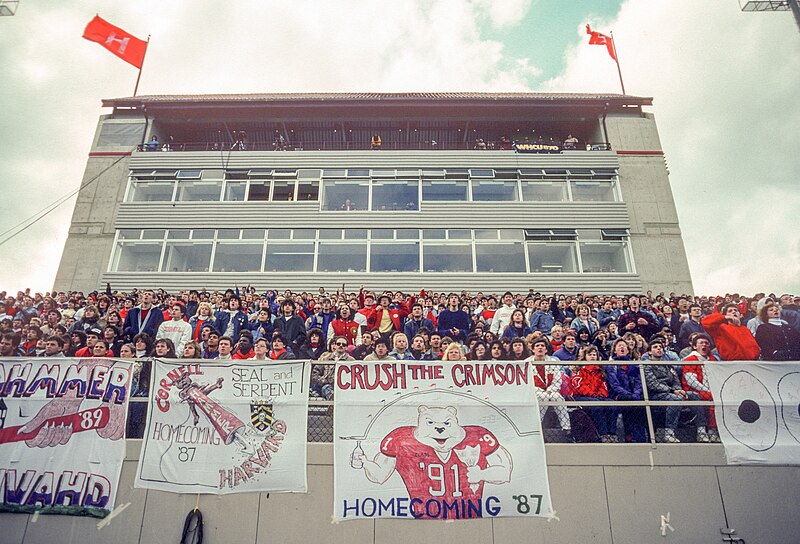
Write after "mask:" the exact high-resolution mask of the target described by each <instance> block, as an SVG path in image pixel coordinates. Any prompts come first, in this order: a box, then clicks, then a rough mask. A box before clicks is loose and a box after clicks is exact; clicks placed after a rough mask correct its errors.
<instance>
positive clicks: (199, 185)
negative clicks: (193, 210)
mask: <svg viewBox="0 0 800 544" xmlns="http://www.w3.org/2000/svg"><path fill="white" fill-rule="evenodd" d="M221 188H222V182H221V181H181V182H179V183H178V193H177V194H176V195H175V200H177V201H178V202H216V201H218V200H219V193H220V190H221Z"/></svg>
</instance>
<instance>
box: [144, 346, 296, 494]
mask: <svg viewBox="0 0 800 544" xmlns="http://www.w3.org/2000/svg"><path fill="white" fill-rule="evenodd" d="M310 366H311V365H310V363H308V362H302V361H296V362H295V361H293V362H286V363H270V364H254V363H251V362H247V361H242V362H238V361H227V362H226V361H203V362H202V363H193V362H186V363H177V362H166V361H158V360H157V361H155V362H154V365H153V373H152V376H153V377H152V385H151V387H150V394H151V398H150V410H149V412H148V417H147V427H146V429H145V434H144V443H143V444H142V452H141V455H140V456H139V467H138V469H137V471H136V482H135V486H136V487H141V488H146V489H159V490H161V491H172V492H175V493H214V494H225V493H245V492H261V491H269V492H279V491H286V492H292V491H294V492H305V491H306V429H307V421H308V419H307V414H308V383H309V376H310V373H309V370H310Z"/></svg>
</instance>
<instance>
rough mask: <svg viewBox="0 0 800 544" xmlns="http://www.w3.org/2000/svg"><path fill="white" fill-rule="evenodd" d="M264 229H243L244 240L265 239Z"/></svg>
mask: <svg viewBox="0 0 800 544" xmlns="http://www.w3.org/2000/svg"><path fill="white" fill-rule="evenodd" d="M263 239H264V229H242V240H263Z"/></svg>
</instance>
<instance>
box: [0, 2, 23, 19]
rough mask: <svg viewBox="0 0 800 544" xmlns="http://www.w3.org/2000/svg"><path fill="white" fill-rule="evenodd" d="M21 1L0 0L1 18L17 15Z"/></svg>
mask: <svg viewBox="0 0 800 544" xmlns="http://www.w3.org/2000/svg"><path fill="white" fill-rule="evenodd" d="M18 6H19V0H0V17H10V16H12V15H14V14H15V13H17V7H18Z"/></svg>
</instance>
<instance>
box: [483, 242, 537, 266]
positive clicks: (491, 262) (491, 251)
mask: <svg viewBox="0 0 800 544" xmlns="http://www.w3.org/2000/svg"><path fill="white" fill-rule="evenodd" d="M475 264H476V266H477V270H478V272H525V251H524V249H523V247H522V243H521V242H516V243H510V244H509V243H494V244H486V243H483V244H481V243H476V244H475Z"/></svg>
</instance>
